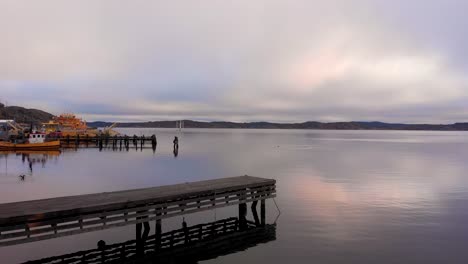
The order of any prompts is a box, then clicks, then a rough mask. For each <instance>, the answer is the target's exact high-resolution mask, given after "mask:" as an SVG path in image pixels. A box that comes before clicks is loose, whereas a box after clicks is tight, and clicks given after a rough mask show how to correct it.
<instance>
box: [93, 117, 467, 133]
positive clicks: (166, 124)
mask: <svg viewBox="0 0 468 264" xmlns="http://www.w3.org/2000/svg"><path fill="white" fill-rule="evenodd" d="M111 124H112V122H89V123H88V125H89V126H93V127H106V126H110V125H111ZM117 126H118V127H142V128H175V127H176V121H152V122H138V123H131V122H128V123H119V124H118V125H117ZM184 127H185V128H250V129H339V130H345V129H349V130H445V131H453V130H466V131H468V123H455V124H447V125H443V124H440V125H439V124H396V123H383V122H333V123H322V122H313V121H309V122H303V123H270V122H251V123H235V122H223V121H217V122H200V121H192V120H185V121H184Z"/></svg>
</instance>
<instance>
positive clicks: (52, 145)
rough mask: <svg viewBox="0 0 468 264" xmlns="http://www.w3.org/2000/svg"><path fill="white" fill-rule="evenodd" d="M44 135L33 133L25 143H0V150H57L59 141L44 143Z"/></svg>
mask: <svg viewBox="0 0 468 264" xmlns="http://www.w3.org/2000/svg"><path fill="white" fill-rule="evenodd" d="M45 138H46V134H45V133H41V132H33V133H31V134H29V138H28V140H27V142H25V143H15V142H7V141H0V150H58V149H59V148H60V140H54V141H49V142H47V141H45Z"/></svg>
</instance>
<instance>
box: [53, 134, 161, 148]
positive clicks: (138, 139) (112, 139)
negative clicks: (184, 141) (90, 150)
mask: <svg viewBox="0 0 468 264" xmlns="http://www.w3.org/2000/svg"><path fill="white" fill-rule="evenodd" d="M58 139H59V140H60V142H61V144H62V145H63V146H71V145H73V146H79V145H87V146H89V145H90V144H91V145H95V146H96V147H99V148H103V147H107V146H109V145H110V146H112V147H113V148H117V147H120V148H122V147H124V148H130V146H133V147H140V148H143V147H144V146H145V144H147V143H148V144H150V145H151V147H152V148H153V149H154V148H156V146H157V145H158V140H157V138H156V135H151V136H149V137H147V136H144V135H143V136H137V135H133V136H127V135H124V136H109V135H105V134H101V135H96V136H89V135H84V136H80V135H76V136H73V137H70V135H67V136H65V137H60V138H58Z"/></svg>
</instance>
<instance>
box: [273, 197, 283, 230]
mask: <svg viewBox="0 0 468 264" xmlns="http://www.w3.org/2000/svg"><path fill="white" fill-rule="evenodd" d="M273 202H274V203H275V205H276V209H277V210H278V216H276V219H275V222H274V223H275V224H276V221H278V218H279V217H280V215H281V210H280V208H279V206H278V204H277V203H276V200H275V198H273Z"/></svg>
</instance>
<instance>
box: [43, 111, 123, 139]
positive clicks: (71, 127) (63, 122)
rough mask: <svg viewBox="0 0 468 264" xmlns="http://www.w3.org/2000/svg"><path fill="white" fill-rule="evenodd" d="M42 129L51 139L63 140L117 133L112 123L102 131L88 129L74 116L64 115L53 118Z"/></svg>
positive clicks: (83, 122) (81, 120) (84, 122)
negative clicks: (64, 138) (65, 138)
mask: <svg viewBox="0 0 468 264" xmlns="http://www.w3.org/2000/svg"><path fill="white" fill-rule="evenodd" d="M42 126H43V129H44V130H45V131H46V133H47V134H48V135H49V136H50V137H52V138H61V137H62V138H63V137H67V136H69V137H76V136H80V137H86V136H88V137H95V136H97V135H100V134H102V133H104V134H108V135H110V136H115V135H118V134H119V133H118V132H116V131H114V130H112V128H114V127H115V126H116V124H115V123H114V124H113V125H112V126H110V127H108V128H104V131H101V130H97V129H95V128H89V127H88V126H87V124H86V121H85V120H83V119H81V118H78V117H76V115H75V114H70V113H65V114H61V115H59V116H56V117H54V118H53V119H52V120H50V121H49V122H47V123H43V124H42Z"/></svg>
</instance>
